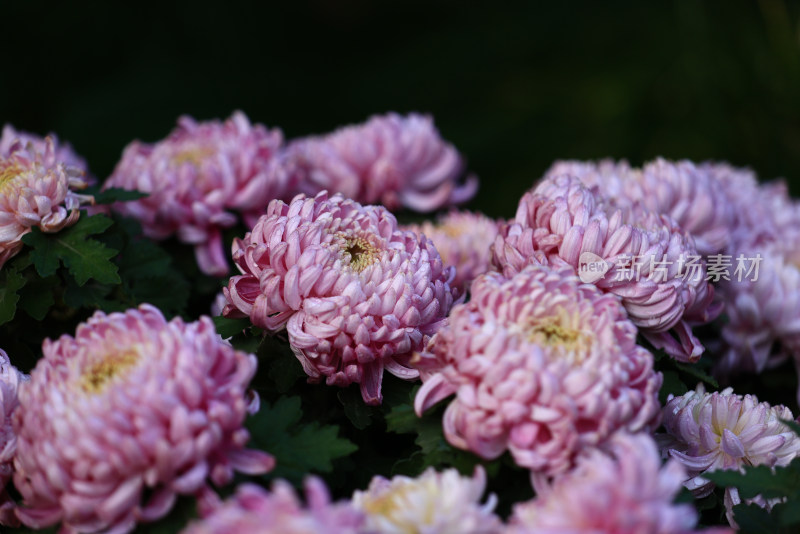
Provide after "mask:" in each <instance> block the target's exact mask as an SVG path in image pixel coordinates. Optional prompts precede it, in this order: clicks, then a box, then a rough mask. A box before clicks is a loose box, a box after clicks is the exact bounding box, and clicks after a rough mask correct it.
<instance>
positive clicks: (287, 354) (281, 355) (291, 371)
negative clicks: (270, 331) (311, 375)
mask: <svg viewBox="0 0 800 534" xmlns="http://www.w3.org/2000/svg"><path fill="white" fill-rule="evenodd" d="M258 358H259V365H263V366H264V367H265V368H266V369H267V375H268V376H269V377H270V378H271V379H272V381H273V382H274V383H275V387H276V388H277V390H278V393H286V392H287V391H289V388H291V387H292V386H293V385H295V383H296V382H297V380H298V379H299V378H301V377H305V376H306V373H305V371H303V366H302V365H300V362H299V361H297V357H296V356H295V355H294V353H293V352H292V349H291V347H290V346H289V341H288V340H286V339H282V338H281V337H279V336H271V335H266V336H264V339H263V340H262V341H261V345H260V346H259V347H258Z"/></svg>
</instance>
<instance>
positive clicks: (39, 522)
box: [13, 304, 274, 532]
mask: <svg viewBox="0 0 800 534" xmlns="http://www.w3.org/2000/svg"><path fill="white" fill-rule="evenodd" d="M42 350H43V353H44V357H43V358H42V359H41V360H39V362H38V364H37V365H36V368H35V369H34V370H33V372H32V373H31V380H30V382H28V383H27V384H25V385H24V386H23V387H21V388H20V392H19V402H20V406H19V408H18V409H17V410H16V411H15V412H14V417H13V422H14V430H15V432H16V433H17V440H18V441H17V454H16V457H15V459H14V468H15V470H16V471H15V473H14V483H15V485H16V487H17V489H18V490H19V492H20V493H21V494H22V497H23V499H24V503H23V507H21V508H19V509H18V510H17V515H18V516H19V518H20V519H21V520H22V522H23V523H25V524H26V525H28V526H30V527H33V528H42V527H45V526H48V525H52V524H54V523H57V522H58V521H61V522H62V525H63V527H64V528H65V529H67V530H69V531H77V532H96V531H107V530H108V531H112V532H127V531H129V530H131V529H133V527H134V526H135V524H136V522H138V521H154V520H156V519H159V518H161V517H163V516H164V515H165V514H166V513H167V512H168V511H169V510H170V508H171V507H172V505H173V503H174V502H175V498H176V496H177V495H178V494H195V493H197V492H200V491H201V490H203V489H204V488H206V487H207V479H209V478H210V479H211V480H212V481H213V482H214V483H215V484H217V485H221V484H226V483H228V482H230V480H231V478H232V477H233V471H234V469H235V470H238V471H242V472H245V473H250V474H260V473H264V472H266V471H268V470H269V469H270V468H271V467H272V465H273V464H274V460H273V459H272V457H271V456H269V455H268V454H266V453H263V452H259V451H253V450H247V449H245V448H244V446H245V444H246V442H247V441H248V439H249V435H248V432H247V430H245V429H244V428H243V427H242V423H243V421H244V418H245V416H246V415H247V413H248V412H252V411H253V410H255V409H257V402H256V401H255V399H248V396H247V391H246V389H247V386H248V384H249V383H250V380H251V378H252V377H253V375H254V373H255V370H256V358H255V356H253V355H252V354H245V353H243V352H239V351H236V350H234V349H233V348H232V347H231V346H230V345H228V344H226V343H225V342H223V341H222V340H221V339H220V338H219V336H218V335H217V333H216V332H215V330H214V326H213V323H212V322H211V320H210V319H209V318H208V317H203V318H201V319H200V320H199V321H197V322H195V323H189V324H186V323H184V322H183V321H181V319H180V318H176V319H173V320H172V321H170V322H167V321H166V319H164V317H163V316H162V315H161V313H160V312H159V311H158V310H157V309H156V308H154V307H152V306H150V305H146V304H145V305H142V306H140V307H139V308H138V309H132V310H128V311H127V312H125V313H112V314H109V315H105V314H103V313H102V312H97V313H96V314H95V315H94V316H93V317H91V318H90V319H89V321H88V322H86V323H82V324H81V325H79V326H78V329H77V332H76V334H75V337H74V338H73V337H70V336H67V335H64V336H62V337H61V338H60V339H58V340H57V341H51V340H49V339H48V340H45V342H44V344H43V347H42ZM145 496H147V497H145ZM70 529H71V530H70Z"/></svg>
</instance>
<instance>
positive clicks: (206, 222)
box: [104, 112, 289, 276]
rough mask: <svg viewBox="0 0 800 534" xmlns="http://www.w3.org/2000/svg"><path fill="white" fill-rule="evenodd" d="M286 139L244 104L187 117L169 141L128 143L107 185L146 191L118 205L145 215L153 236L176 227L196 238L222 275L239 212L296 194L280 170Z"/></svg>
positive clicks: (200, 258) (183, 237)
mask: <svg viewBox="0 0 800 534" xmlns="http://www.w3.org/2000/svg"><path fill="white" fill-rule="evenodd" d="M282 142H283V136H282V134H281V132H280V130H277V129H276V130H267V129H266V128H265V127H264V126H262V125H260V124H256V125H251V124H250V121H248V119H247V117H246V116H245V115H244V114H243V113H241V112H236V113H234V114H233V115H232V116H231V117H230V118H229V119H228V120H226V121H225V122H220V121H209V122H201V123H198V122H196V121H195V120H194V119H192V118H190V117H181V118H180V119H178V126H177V128H176V129H175V130H173V131H172V133H171V134H170V135H169V136H168V137H167V138H166V139H164V140H163V141H160V142H158V143H155V144H146V143H141V142H139V141H134V142H133V143H131V144H129V145H128V146H127V147H126V148H125V151H124V152H123V155H122V160H121V161H120V162H119V163H118V164H117V167H116V169H115V170H114V173H113V174H112V175H111V176H110V177H109V178H108V180H107V181H106V183H105V185H104V187H105V188H109V187H118V188H122V189H128V190H135V191H141V192H143V193H147V194H148V196H147V197H145V198H142V199H139V200H135V201H129V202H120V203H118V204H117V205H115V209H116V210H117V211H119V212H120V213H123V214H125V215H129V216H132V217H134V218H136V219H138V220H139V222H140V223H141V224H142V230H143V231H144V233H145V235H146V236H147V237H150V238H152V239H166V238H168V237H170V236H172V235H177V236H178V239H179V240H180V241H181V242H183V243H187V244H190V245H194V247H195V253H196V256H197V263H198V265H199V266H200V269H201V270H202V271H203V272H204V273H206V274H209V275H214V276H221V275H224V274H226V273H227V272H228V264H227V262H226V260H225V255H224V252H223V248H222V236H221V230H222V229H224V228H229V227H231V226H233V225H234V224H236V220H237V219H236V213H240V214H242V215H243V216H244V217H245V218H246V219H248V224H249V223H250V221H254V220H255V218H257V217H258V216H259V215H261V214H262V213H263V212H264V210H265V208H266V207H267V204H268V203H269V201H271V200H272V199H275V198H286V196H287V194H289V184H288V182H287V181H286V179H285V174H284V173H280V172H276V170H275V154H276V152H277V151H278V149H279V148H280V146H281V144H282Z"/></svg>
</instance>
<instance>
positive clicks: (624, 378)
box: [415, 266, 661, 476]
mask: <svg viewBox="0 0 800 534" xmlns="http://www.w3.org/2000/svg"><path fill="white" fill-rule="evenodd" d="M415 360H416V364H417V365H419V366H420V367H421V368H425V369H429V370H430V371H429V373H426V374H425V375H424V376H423V379H424V384H423V386H422V388H421V389H420V390H419V392H418V393H417V397H416V399H415V408H416V410H417V413H418V414H421V413H422V412H423V411H424V410H425V409H427V408H428V407H429V406H431V405H433V404H434V403H436V402H438V401H439V400H441V399H443V398H445V397H447V396H448V395H451V394H453V393H455V394H456V396H455V399H454V400H453V401H452V402H451V403H450V404H449V406H448V407H447V410H446V412H445V415H444V431H445V436H446V437H447V440H448V441H449V442H450V443H451V444H453V445H454V446H456V447H459V448H462V449H468V450H471V451H472V452H474V453H476V454H478V455H479V456H481V457H483V458H487V459H492V458H496V457H498V456H500V455H501V454H502V453H503V452H504V451H505V450H507V449H508V450H510V451H511V454H512V456H513V457H514V459H515V460H516V462H517V463H518V464H519V465H521V466H524V467H527V468H530V469H532V470H534V471H536V472H539V473H543V474H544V475H548V476H549V475H556V474H559V473H562V472H564V471H566V470H568V469H569V468H570V467H572V465H573V463H574V460H575V457H576V456H577V455H578V454H580V453H581V452H582V451H583V450H585V449H586V448H591V447H595V446H597V445H599V444H601V443H603V442H604V441H605V440H607V439H608V438H609V437H610V436H611V435H612V434H613V433H614V432H616V431H618V430H622V429H626V430H628V431H632V432H636V431H639V430H646V429H652V428H654V425H657V423H658V418H659V411H660V406H659V404H658V399H657V393H658V389H659V387H660V386H661V375H660V374H657V373H655V372H654V371H653V357H652V355H651V354H650V353H649V352H647V351H646V350H645V349H643V348H642V347H640V346H638V345H637V344H636V327H635V326H634V325H633V324H632V323H631V322H630V321H629V320H628V319H627V317H626V314H625V311H624V309H623V308H622V307H621V306H620V303H619V301H618V299H617V298H616V297H615V296H613V295H609V294H603V293H601V292H600V291H599V290H598V289H597V288H596V287H595V286H593V285H591V284H581V283H580V280H579V279H578V278H577V276H575V275H574V274H573V272H572V270H571V269H569V268H561V269H557V270H551V269H550V268H548V267H544V266H530V267H528V268H527V269H525V270H523V271H521V272H520V273H518V274H517V275H516V276H515V277H513V278H512V279H510V280H506V279H504V278H503V277H502V276H501V275H499V274H498V273H489V274H486V275H482V276H479V277H478V278H477V279H476V280H475V282H474V283H473V285H472V297H471V299H470V301H469V302H468V303H466V304H459V305H456V306H455V307H454V308H453V311H452V312H451V314H450V317H449V323H448V325H447V326H445V327H443V328H442V329H441V330H440V331H439V332H438V333H437V334H436V335H435V336H434V337H433V338H432V339H431V340H430V342H429V343H428V345H427V348H426V350H425V352H423V353H421V354H419V356H418V357H417V358H416V359H415Z"/></svg>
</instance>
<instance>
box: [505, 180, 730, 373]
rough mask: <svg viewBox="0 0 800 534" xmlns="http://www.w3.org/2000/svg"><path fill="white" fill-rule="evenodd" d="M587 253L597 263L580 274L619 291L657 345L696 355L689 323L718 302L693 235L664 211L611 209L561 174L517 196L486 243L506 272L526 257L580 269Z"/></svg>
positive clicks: (686, 356) (677, 354)
mask: <svg viewBox="0 0 800 534" xmlns="http://www.w3.org/2000/svg"><path fill="white" fill-rule="evenodd" d="M587 257H588V260H589V263H588V265H592V264H602V267H603V270H601V272H600V273H599V277H593V278H592V279H591V280H587V281H591V282H593V283H594V284H595V285H596V286H597V287H598V288H599V289H601V290H602V291H604V292H607V293H612V294H614V295H617V296H619V297H620V298H621V299H622V303H623V305H624V306H625V309H626V310H627V312H628V315H629V317H630V319H631V321H633V323H634V324H635V325H636V326H637V327H638V328H639V329H640V331H641V332H642V334H643V335H644V336H645V337H646V338H647V339H648V340H649V341H650V342H651V343H652V344H653V345H654V346H655V347H656V348H663V349H664V350H665V351H666V352H667V354H669V355H670V356H672V357H674V358H677V359H679V360H682V361H692V362H693V361H696V360H697V359H699V358H700V354H702V352H703V346H702V345H701V344H700V341H699V340H698V339H697V338H696V337H695V336H694V335H693V334H692V330H691V325H692V324H695V323H704V322H708V321H710V320H711V319H713V318H714V317H715V316H716V314H717V313H718V312H719V307H718V306H714V305H712V300H713V296H714V289H713V287H712V286H711V284H710V283H709V282H707V281H706V280H705V275H706V271H705V264H704V263H703V262H702V261H700V260H701V258H700V256H699V254H698V253H697V250H696V249H695V248H694V244H693V242H692V240H691V239H690V238H688V237H687V236H686V234H684V233H683V232H681V230H680V228H678V226H677V224H676V223H675V221H674V220H672V219H671V218H669V217H668V216H666V215H657V214H655V213H653V212H650V211H647V210H646V209H644V208H643V207H642V206H641V205H640V204H635V205H632V206H630V207H625V208H622V209H620V208H614V207H613V206H611V205H610V204H608V203H607V202H605V200H604V198H603V197H602V196H601V195H599V194H596V193H594V192H592V191H591V190H590V189H587V188H586V187H585V186H584V185H583V184H582V183H581V181H580V180H579V179H578V178H575V177H571V176H568V175H561V176H557V177H553V178H548V179H545V180H544V181H542V182H541V183H540V184H539V185H538V186H537V187H536V188H535V189H534V190H533V191H531V192H528V193H526V194H525V195H524V196H523V197H522V200H521V201H520V204H519V207H518V209H517V215H516V219H515V220H514V222H512V223H511V224H509V225H508V226H507V227H506V228H505V229H504V230H503V231H502V233H501V235H500V236H499V237H498V238H497V240H496V241H495V244H494V247H493V262H494V264H495V265H497V266H498V267H499V268H500V269H501V270H502V271H503V273H504V274H505V275H506V276H511V275H513V274H514V273H515V272H518V271H519V270H520V269H522V268H523V267H524V266H525V265H528V264H531V263H534V264H536V263H548V264H552V265H555V266H569V267H571V268H572V269H573V270H574V271H577V272H580V269H581V266H582V265H586V264H587ZM582 276H583V273H582ZM670 330H672V332H670ZM673 333H674V334H675V335H676V336H677V339H676V338H675V337H673Z"/></svg>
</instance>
